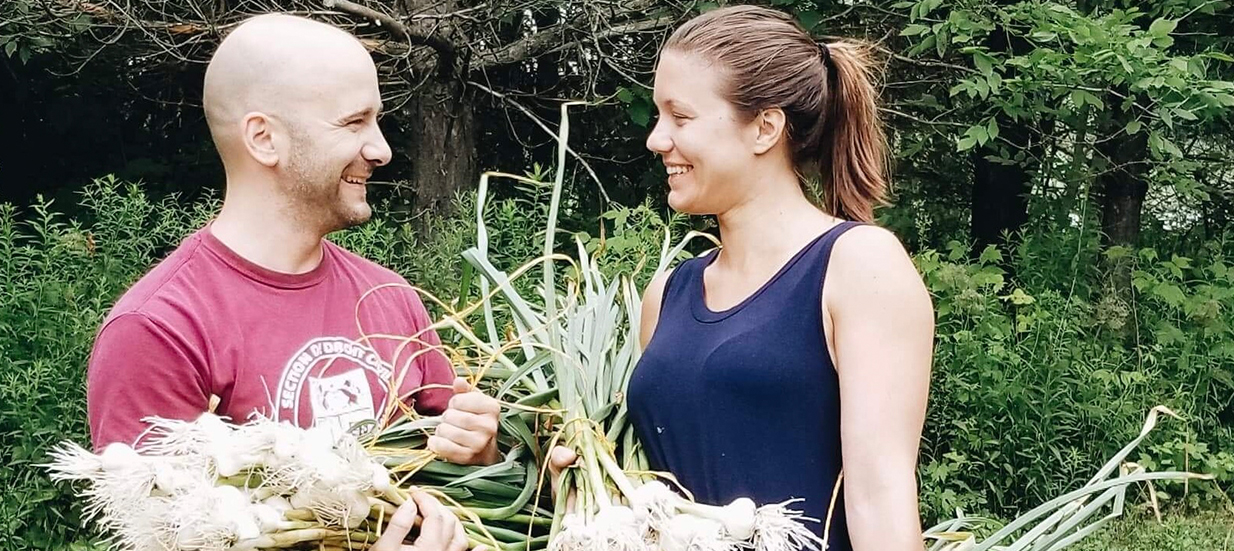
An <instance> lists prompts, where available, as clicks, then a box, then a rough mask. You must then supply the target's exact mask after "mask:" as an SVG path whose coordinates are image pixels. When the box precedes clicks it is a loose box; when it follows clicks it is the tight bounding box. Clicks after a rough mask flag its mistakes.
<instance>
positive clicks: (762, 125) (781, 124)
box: [753, 107, 788, 155]
mask: <svg viewBox="0 0 1234 551" xmlns="http://www.w3.org/2000/svg"><path fill="white" fill-rule="evenodd" d="M787 122H788V120H787V119H786V118H785V115H784V110H783V109H780V108H779V107H771V108H768V109H763V110H762V111H759V112H758V114H757V115H755V116H754V122H753V124H754V125H755V127H754V128H755V131H756V133H755V135H754V153H755V154H756V155H762V154H763V153H766V152H768V151H771V148H773V147H775V145H776V144H778V143H780V140H781V139H783V138H784V132H785V131H786V130H787V128H786V127H785V126H786V124H787Z"/></svg>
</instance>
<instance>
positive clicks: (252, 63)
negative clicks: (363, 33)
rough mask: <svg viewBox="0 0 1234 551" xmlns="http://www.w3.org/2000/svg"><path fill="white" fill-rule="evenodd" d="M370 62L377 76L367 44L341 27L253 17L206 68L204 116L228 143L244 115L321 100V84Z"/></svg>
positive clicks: (217, 135)
mask: <svg viewBox="0 0 1234 551" xmlns="http://www.w3.org/2000/svg"><path fill="white" fill-rule="evenodd" d="M366 65H367V67H368V69H369V70H371V71H372V73H373V75H372V76H373V78H374V79H375V78H376V69H373V67H372V60H371V58H369V55H368V52H367V51H366V50H365V49H364V46H363V45H362V44H361V43H360V41H359V40H357V39H356V38H355V37H353V36H351V35H350V34H348V33H346V32H344V31H343V30H341V29H338V28H336V27H332V26H330V25H327V24H325V23H319V22H317V21H312V20H310V19H304V18H301V17H295V16H290V15H280V14H270V15H260V16H257V17H254V18H252V19H249V20H248V21H246V22H244V23H243V24H241V25H240V26H238V27H237V28H236V29H235V30H234V31H233V32H232V33H231V34H229V35H227V37H226V38H225V39H224V40H223V42H222V44H220V45H219V47H218V50H217V51H216V52H215V53H214V57H213V58H211V60H210V65H209V67H207V68H206V81H205V87H204V94H203V95H204V98H203V104H204V106H205V110H206V121H207V122H208V123H209V124H210V131H211V133H212V134H213V135H214V138H215V140H216V142H229V141H231V140H232V138H233V137H234V136H232V135H231V134H233V133H235V132H238V128H234V127H235V125H236V124H238V123H239V122H240V120H241V118H242V117H244V115H245V114H247V113H250V112H261V113H267V114H271V115H274V116H286V113H287V111H289V110H290V111H293V112H294V110H295V109H297V108H299V107H301V106H302V104H303V103H305V102H312V101H314V100H316V99H320V95H321V94H322V93H323V92H324V90H322V88H321V87H322V84H323V83H325V82H326V81H327V80H328V79H329V78H331V77H333V76H334V75H335V74H337V73H338V72H344V73H355V72H356V71H357V68H361V69H362V68H364V67H365V66H366ZM218 145H219V146H220V148H222V147H225V146H224V143H219V144H218Z"/></svg>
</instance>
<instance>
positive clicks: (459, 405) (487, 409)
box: [449, 391, 501, 414]
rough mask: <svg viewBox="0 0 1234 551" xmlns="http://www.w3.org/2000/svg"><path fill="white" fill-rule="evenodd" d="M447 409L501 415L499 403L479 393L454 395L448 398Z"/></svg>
mask: <svg viewBox="0 0 1234 551" xmlns="http://www.w3.org/2000/svg"><path fill="white" fill-rule="evenodd" d="M449 407H450V409H457V410H460V411H466V412H468V413H480V414H483V413H487V414H495V413H501V402H498V401H497V399H496V398H493V397H492V396H489V395H487V394H484V393H483V392H479V391H471V392H464V393H462V394H455V395H454V397H453V398H450V406H449Z"/></svg>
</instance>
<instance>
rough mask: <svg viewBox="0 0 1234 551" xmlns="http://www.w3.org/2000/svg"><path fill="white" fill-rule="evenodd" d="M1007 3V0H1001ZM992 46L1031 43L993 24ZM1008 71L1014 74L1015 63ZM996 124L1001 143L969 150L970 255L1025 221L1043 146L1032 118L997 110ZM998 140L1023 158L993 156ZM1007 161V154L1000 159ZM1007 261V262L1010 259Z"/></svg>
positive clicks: (1018, 47)
mask: <svg viewBox="0 0 1234 551" xmlns="http://www.w3.org/2000/svg"><path fill="white" fill-rule="evenodd" d="M999 2H1001V3H1004V4H1006V3H1009V0H999ZM986 47H988V48H989V49H990V50H991V51H996V52H997V51H1001V52H1006V53H1008V54H1010V55H1023V54H1026V53H1028V52H1029V51H1031V50H1032V48H1033V46H1032V44H1030V43H1029V42H1028V41H1026V40H1024V39H1023V38H1020V37H1017V36H1015V35H1013V34H1011V33H1008V32H1007V30H1006V29H1004V28H1001V27H999V28H997V29H995V30H994V31H993V32H991V33H990V36H989V37H988V38H987V39H986ZM1005 76H1006V77H1008V78H1010V77H1014V76H1015V72H1014V69H1013V71H1012V73H1011V74H1008V75H1005ZM995 119H996V120H997V121H998V125H999V138H1000V139H1001V140H1002V142H1001V143H999V142H996V141H993V140H992V141H991V142H990V143H987V144H986V145H985V146H983V147H978V148H977V149H975V150H973V195H972V199H973V202H972V207H971V211H970V224H971V226H970V230H971V233H972V239H973V251H972V253H973V256H974V257H975V256H977V255H980V254H981V251H983V250H984V249H985V248H986V247H987V246H989V245H994V244H997V245H1000V246H1004V247H1005V246H1006V245H1007V242H1006V241H1005V240H1004V238H1003V236H1004V235H1009V234H1012V233H1015V232H1017V231H1019V230H1020V229H1021V228H1022V227H1024V224H1025V223H1027V222H1028V194H1029V192H1030V191H1031V190H1032V178H1033V176H1034V173H1035V172H1036V169H1037V159H1039V158H1040V157H1041V153H1042V151H1043V149H1042V144H1041V140H1034V139H1033V128H1032V126H1030V125H1031V124H1032V122H1030V121H1027V120H1023V119H1021V120H1011V119H1010V118H1009V117H1007V116H1005V115H1003V114H1002V113H1001V112H1000V113H998V114H997V115H995ZM999 146H1006V147H1005V149H1006V150H1007V155H1005V156H1010V157H1014V156H1015V154H1016V152H1017V151H1023V152H1025V155H1024V156H1023V157H1022V158H1023V161H1022V162H1019V163H1015V164H1008V163H1006V162H998V161H993V160H991V158H999V157H1004V154H1003V153H1002V152H1000V147H999ZM1003 160H1004V161H1007V160H1009V159H1003ZM1007 264H1008V267H1009V268H1010V267H1011V263H1010V262H1008V263H1007Z"/></svg>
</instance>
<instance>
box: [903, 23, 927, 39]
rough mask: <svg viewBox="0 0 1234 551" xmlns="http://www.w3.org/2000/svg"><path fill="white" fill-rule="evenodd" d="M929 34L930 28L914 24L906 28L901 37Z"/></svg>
mask: <svg viewBox="0 0 1234 551" xmlns="http://www.w3.org/2000/svg"><path fill="white" fill-rule="evenodd" d="M928 32H930V28H929V27H927V26H925V25H919V24H917V23H914V24H912V25H909V26H907V27H904V30H902V31H900V36H917V35H922V34H925V33H928Z"/></svg>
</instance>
